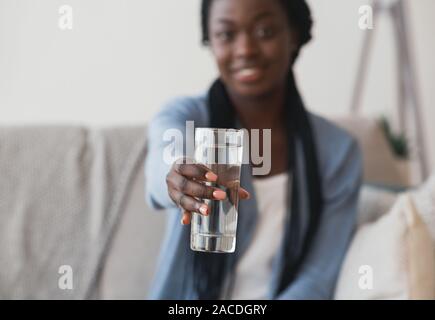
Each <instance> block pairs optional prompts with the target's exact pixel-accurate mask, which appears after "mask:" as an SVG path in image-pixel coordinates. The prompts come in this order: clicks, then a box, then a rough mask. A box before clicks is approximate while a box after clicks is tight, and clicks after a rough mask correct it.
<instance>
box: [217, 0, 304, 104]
mask: <svg viewBox="0 0 435 320" xmlns="http://www.w3.org/2000/svg"><path fill="white" fill-rule="evenodd" d="M209 39H210V46H211V50H212V53H213V55H214V57H215V59H216V62H217V66H218V69H219V72H220V76H221V79H222V81H223V82H224V83H225V85H226V86H227V88H228V89H229V90H230V92H232V93H233V94H237V95H239V96H243V97H258V96H262V95H267V94H269V93H271V92H273V91H274V90H276V89H277V88H282V86H283V84H284V82H285V79H286V76H287V74H288V71H289V69H290V68H291V65H290V57H291V56H292V54H293V53H294V52H295V50H296V49H297V46H298V44H297V38H296V33H295V32H293V31H292V30H291V29H290V27H289V23H288V18H287V15H286V13H285V11H284V8H283V6H282V5H281V4H280V3H279V1H278V0H267V1H265V0H214V1H213V3H212V5H211V8H210V18H209Z"/></svg>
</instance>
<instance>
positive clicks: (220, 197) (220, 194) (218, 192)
mask: <svg viewBox="0 0 435 320" xmlns="http://www.w3.org/2000/svg"><path fill="white" fill-rule="evenodd" d="M226 196H227V194H226V193H225V192H223V191H221V190H216V191H214V192H213V197H214V198H215V199H217V200H224V199H225V198H226Z"/></svg>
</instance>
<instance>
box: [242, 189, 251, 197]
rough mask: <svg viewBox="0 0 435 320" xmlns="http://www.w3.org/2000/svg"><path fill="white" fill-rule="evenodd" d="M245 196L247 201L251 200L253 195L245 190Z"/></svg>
mask: <svg viewBox="0 0 435 320" xmlns="http://www.w3.org/2000/svg"><path fill="white" fill-rule="evenodd" d="M243 194H244V195H245V196H244V197H245V199H249V198H250V197H251V195H250V194H249V192H248V191H246V190H243Z"/></svg>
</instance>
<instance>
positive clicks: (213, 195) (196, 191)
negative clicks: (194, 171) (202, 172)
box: [168, 173, 226, 200]
mask: <svg viewBox="0 0 435 320" xmlns="http://www.w3.org/2000/svg"><path fill="white" fill-rule="evenodd" d="M168 183H169V184H170V185H171V186H172V187H173V188H175V189H176V190H178V191H180V192H181V193H183V194H186V195H188V196H191V197H196V198H199V199H210V200H224V199H225V198H226V193H225V192H224V191H222V190H221V189H218V188H213V187H210V186H207V185H205V184H202V183H200V182H196V181H192V180H189V178H186V177H185V176H182V175H180V174H177V173H175V174H173V175H172V176H171V177H170V178H169V179H168Z"/></svg>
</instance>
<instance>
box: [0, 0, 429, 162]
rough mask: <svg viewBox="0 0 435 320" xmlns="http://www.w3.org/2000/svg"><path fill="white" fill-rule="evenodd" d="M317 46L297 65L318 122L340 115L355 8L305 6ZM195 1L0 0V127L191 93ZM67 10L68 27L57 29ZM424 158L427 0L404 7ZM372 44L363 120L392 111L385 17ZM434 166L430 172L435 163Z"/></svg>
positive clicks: (354, 42) (348, 81) (103, 115)
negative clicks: (411, 40)
mask: <svg viewBox="0 0 435 320" xmlns="http://www.w3.org/2000/svg"><path fill="white" fill-rule="evenodd" d="M309 2H310V4H311V7H312V10H313V15H314V17H315V20H316V26H315V32H314V34H315V40H314V41H313V42H312V43H311V44H310V45H309V46H308V47H307V48H306V49H305V51H304V52H303V55H302V57H301V59H300V61H299V63H298V65H297V73H298V78H299V83H300V88H301V90H302V92H303V94H304V97H305V101H306V102H307V105H308V106H309V107H310V108H311V109H313V110H315V111H317V112H319V113H322V114H340V113H343V112H346V111H347V110H348V108H349V104H350V98H351V89H352V85H353V80H354V76H355V71H356V65H357V61H358V57H359V51H360V48H361V41H362V36H363V34H364V31H361V30H360V29H359V28H358V19H359V15H358V8H359V6H361V5H363V4H366V3H367V2H368V1H364V0H328V1H325V0H310V1H309ZM199 3H200V1H199V0H182V1H180V0H158V1H143V0H128V1H126V0H62V1H59V0H0V122H1V123H4V124H25V123H82V122H84V123H88V124H92V125H111V124H133V123H142V122H146V121H147V120H148V119H149V118H150V117H151V115H152V114H154V113H155V112H156V111H157V110H158V108H159V107H160V106H161V104H162V103H163V102H164V101H166V100H168V99H169V98H171V97H173V96H176V95H180V94H194V93H198V92H201V91H203V90H205V89H207V87H208V86H209V84H210V83H211V81H212V80H213V79H214V77H215V75H216V71H215V67H214V64H213V60H212V58H211V57H210V55H209V53H208V52H207V50H205V49H203V48H201V46H200V44H199V43H200V42H199V39H200V29H199ZM63 4H68V5H71V6H72V8H73V10H74V11H73V14H74V26H73V30H71V31H61V30H60V29H59V27H58V18H59V13H58V9H59V7H60V6H61V5H63ZM407 4H408V7H409V8H410V10H409V17H410V20H411V22H412V24H411V29H412V31H413V33H412V34H413V36H414V43H415V48H414V52H415V58H416V62H417V67H418V69H417V72H418V76H419V78H418V80H419V84H420V93H421V98H422V103H423V106H424V112H425V119H426V124H425V125H426V128H427V133H428V134H427V139H428V142H429V148H430V154H431V162H432V163H435V146H434V145H433V142H432V141H431V140H433V139H434V138H435V127H431V119H435V109H434V108H433V107H432V101H434V100H435V85H434V83H435V81H434V80H435V62H434V59H433V57H435V41H434V40H433V39H434V37H433V31H434V30H435V23H434V16H433V15H434V14H435V1H433V0H418V1H409V0H408V1H407ZM375 28H376V31H377V36H376V46H375V52H374V55H373V63H372V65H371V67H370V73H369V85H368V86H367V88H366V89H367V90H366V95H365V99H364V106H365V107H364V109H365V110H367V112H370V113H375V114H379V113H381V112H383V113H391V112H392V110H394V105H395V103H396V101H397V99H396V94H395V93H396V81H395V74H396V73H395V72H396V71H395V66H396V62H395V59H394V48H395V47H394V41H393V38H392V33H391V26H390V23H389V21H388V20H386V19H383V20H381V21H379V23H378V24H376V25H375ZM434 167H435V166H434Z"/></svg>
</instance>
